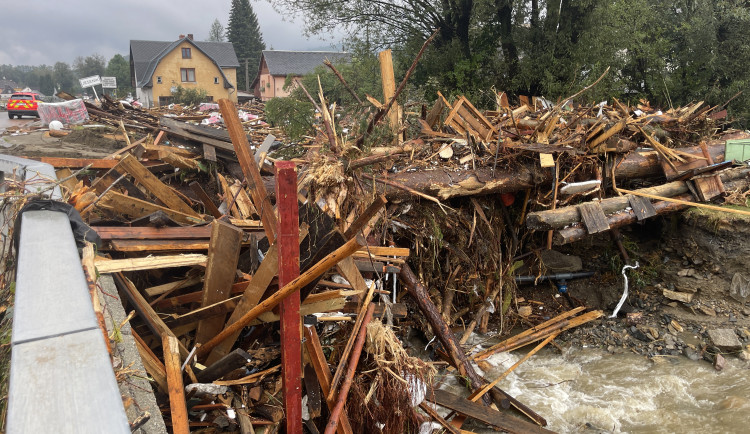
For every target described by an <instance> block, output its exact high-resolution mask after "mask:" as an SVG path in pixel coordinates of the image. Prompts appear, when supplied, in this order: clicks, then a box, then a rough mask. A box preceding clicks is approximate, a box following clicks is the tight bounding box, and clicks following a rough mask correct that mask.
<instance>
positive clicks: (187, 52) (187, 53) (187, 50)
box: [182, 48, 192, 81]
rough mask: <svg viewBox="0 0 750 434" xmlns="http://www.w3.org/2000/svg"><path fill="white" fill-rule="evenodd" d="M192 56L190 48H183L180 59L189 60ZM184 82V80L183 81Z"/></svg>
mask: <svg viewBox="0 0 750 434" xmlns="http://www.w3.org/2000/svg"><path fill="white" fill-rule="evenodd" d="M191 57H192V56H191V55H190V48H183V49H182V58H183V59H190V58H191ZM183 81H185V80H183Z"/></svg>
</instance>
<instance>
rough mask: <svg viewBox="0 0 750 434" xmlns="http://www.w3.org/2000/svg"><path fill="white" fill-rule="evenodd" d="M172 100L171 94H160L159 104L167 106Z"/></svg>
mask: <svg viewBox="0 0 750 434" xmlns="http://www.w3.org/2000/svg"><path fill="white" fill-rule="evenodd" d="M172 101H174V98H173V97H171V96H160V97H159V105H160V106H168V105H170V104H172Z"/></svg>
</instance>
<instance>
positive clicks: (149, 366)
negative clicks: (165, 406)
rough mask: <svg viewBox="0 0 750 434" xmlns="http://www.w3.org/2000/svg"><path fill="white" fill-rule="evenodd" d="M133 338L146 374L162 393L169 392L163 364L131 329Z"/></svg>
mask: <svg viewBox="0 0 750 434" xmlns="http://www.w3.org/2000/svg"><path fill="white" fill-rule="evenodd" d="M132 334H133V338H134V339H135V347H136V348H137V349H138V354H140V355H141V360H142V361H143V367H144V368H145V369H146V372H147V373H148V375H150V376H151V378H153V379H154V382H155V383H156V385H157V386H158V387H159V389H161V391H162V392H164V393H169V387H168V386H167V371H166V368H164V364H163V363H162V362H161V360H159V358H158V357H156V354H154V352H153V351H151V348H149V347H148V345H146V343H145V342H143V339H141V337H140V336H139V335H138V333H136V332H135V330H132Z"/></svg>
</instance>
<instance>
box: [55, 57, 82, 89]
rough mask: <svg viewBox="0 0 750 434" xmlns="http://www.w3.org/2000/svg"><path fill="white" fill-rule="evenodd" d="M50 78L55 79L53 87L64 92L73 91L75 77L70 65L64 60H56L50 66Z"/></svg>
mask: <svg viewBox="0 0 750 434" xmlns="http://www.w3.org/2000/svg"><path fill="white" fill-rule="evenodd" d="M52 79H53V80H54V81H55V87H57V88H58V89H59V90H64V91H66V92H71V93H72V92H75V89H74V86H75V85H76V79H75V77H74V76H73V71H72V70H71V69H70V65H68V64H67V63H65V62H56V63H55V66H53V67H52Z"/></svg>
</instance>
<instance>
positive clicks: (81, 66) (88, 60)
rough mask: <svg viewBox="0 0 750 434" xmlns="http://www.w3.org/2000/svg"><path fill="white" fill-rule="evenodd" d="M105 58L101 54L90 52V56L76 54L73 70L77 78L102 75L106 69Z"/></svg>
mask: <svg viewBox="0 0 750 434" xmlns="http://www.w3.org/2000/svg"><path fill="white" fill-rule="evenodd" d="M106 65H107V59H105V58H104V56H102V55H101V54H92V55H91V56H86V57H83V56H78V57H76V59H75V61H74V62H73V70H74V71H75V73H76V75H77V76H78V78H84V77H89V76H91V75H103V74H104V72H105V71H106Z"/></svg>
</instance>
